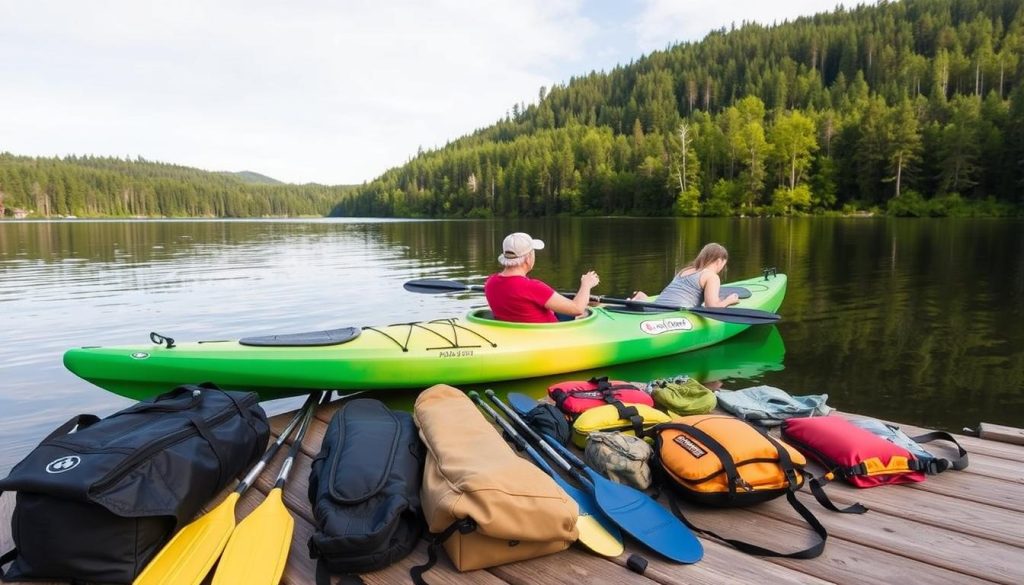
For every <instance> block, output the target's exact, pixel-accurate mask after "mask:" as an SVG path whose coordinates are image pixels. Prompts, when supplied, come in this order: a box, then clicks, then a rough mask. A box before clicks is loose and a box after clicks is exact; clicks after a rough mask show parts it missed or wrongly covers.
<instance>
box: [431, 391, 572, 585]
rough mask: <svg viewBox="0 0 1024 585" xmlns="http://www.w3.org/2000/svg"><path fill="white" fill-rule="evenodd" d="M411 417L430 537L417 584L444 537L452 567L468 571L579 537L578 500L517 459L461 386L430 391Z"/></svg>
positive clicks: (560, 546)
mask: <svg viewBox="0 0 1024 585" xmlns="http://www.w3.org/2000/svg"><path fill="white" fill-rule="evenodd" d="M413 418H414V420H415V421H416V426H417V427H419V430H420V438H422V439H423V443H424V444H425V445H426V447H427V457H426V464H425V465H424V470H423V488H422V491H421V500H422V503H423V513H424V515H425V516H426V520H427V528H428V529H429V530H430V532H431V536H432V538H431V540H432V544H431V546H430V550H429V560H428V562H427V564H426V565H422V566H420V567H416V568H414V569H413V572H412V575H413V579H414V580H415V581H417V582H422V578H421V577H422V574H423V573H424V572H425V571H427V570H429V568H430V567H431V566H432V565H433V564H434V561H435V560H436V554H437V553H436V548H437V545H438V544H440V543H442V542H443V543H444V548H445V551H447V552H448V556H449V557H450V558H451V560H452V564H454V565H455V568H456V569H458V570H460V571H470V570H474V569H482V568H485V567H493V566H495V565H501V564H504V563H511V562H514V561H521V560H524V559H530V558H534V557H539V556H543V555H547V554H550V553H554V552H558V551H561V550H565V549H566V548H568V547H569V545H570V544H572V543H573V542H574V541H575V540H576V538H577V537H578V532H577V530H576V519H577V516H578V515H579V509H578V507H577V505H576V502H575V501H573V500H572V499H571V498H569V497H568V496H567V495H566V494H565V492H564V491H562V489H561V488H560V487H558V485H557V484H555V482H554V480H552V479H551V477H549V476H548V475H547V474H545V473H544V472H543V471H541V470H540V469H539V468H537V466H535V465H533V464H532V463H530V462H529V461H527V460H525V459H523V458H522V457H519V456H518V455H517V454H516V453H515V452H514V451H513V450H512V448H511V447H510V446H509V445H508V444H507V443H505V441H504V440H502V438H501V435H500V434H499V432H498V431H497V429H496V428H495V427H493V426H492V425H491V423H490V422H488V421H487V420H486V419H485V418H484V416H483V414H481V412H480V411H479V410H477V408H476V406H475V405H474V404H473V403H472V401H470V399H469V397H468V396H466V395H465V394H464V393H463V392H462V391H461V390H458V389H456V388H452V387H451V386H446V385H443V384H438V385H436V386H432V387H431V388H428V389H427V390H425V391H424V392H422V393H421V394H420V395H419V397H418V398H417V399H416V406H415V408H414V410H413Z"/></svg>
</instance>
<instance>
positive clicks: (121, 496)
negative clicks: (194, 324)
mask: <svg viewBox="0 0 1024 585" xmlns="http://www.w3.org/2000/svg"><path fill="white" fill-rule="evenodd" d="M258 401H259V399H258V397H257V395H256V394H253V393H243V392H224V391H221V390H219V389H217V388H216V387H215V386H212V385H205V384H204V385H202V386H182V387H179V388H177V389H175V390H173V391H171V392H169V393H167V394H163V395H161V396H158V397H156V398H152V399H149V400H146V401H143V402H140V403H138V404H136V405H134V406H132V407H130V408H127V409H125V410H122V411H120V412H117V413H115V414H112V415H110V416H109V417H107V418H105V419H103V420H100V419H99V418H97V417H96V416H94V415H91V414H84V415H79V416H77V417H75V418H73V419H71V420H70V421H68V422H67V423H65V424H64V425H62V426H61V427H59V428H58V429H57V430H55V431H53V432H52V433H50V435H49V436H48V437H46V438H45V439H43V441H42V443H40V444H39V446H37V447H36V448H35V449H34V450H33V451H32V452H31V453H29V454H28V456H27V457H25V459H23V460H22V461H21V462H20V463H18V464H17V465H16V466H15V467H14V469H13V470H11V473H10V475H9V476H8V477H7V478H6V479H4V480H0V490H3V491H16V492H18V494H17V497H16V500H15V507H14V515H13V517H12V520H11V528H12V532H13V536H14V543H15V546H16V547H17V548H16V549H15V550H13V551H10V552H8V553H6V554H4V555H3V557H0V566H2V565H4V564H6V563H8V562H10V561H12V560H13V561H14V563H13V565H12V566H11V568H10V570H8V571H7V573H6V575H5V574H4V573H3V571H0V578H3V579H6V580H8V581H20V580H61V581H68V580H70V581H79V580H80V581H89V582H94V581H98V582H103V583H131V582H132V580H134V579H135V577H136V576H137V575H138V573H140V572H141V571H142V569H143V568H144V567H145V566H146V563H148V562H149V560H150V559H151V558H152V557H153V556H154V555H155V554H156V553H157V552H159V550H160V548H161V547H162V546H163V545H164V544H165V543H166V542H167V541H168V540H169V539H170V537H171V535H172V533H173V532H174V531H175V530H176V529H178V528H181V527H182V526H184V525H185V524H186V523H188V522H189V521H191V520H192V518H193V517H194V516H195V515H196V513H197V512H199V510H200V508H201V507H202V506H203V505H204V504H206V503H207V502H209V501H210V500H211V499H212V498H213V497H214V496H215V495H217V493H219V492H220V491H221V490H222V489H224V488H225V487H226V486H227V485H228V484H229V483H230V482H231V481H232V479H233V478H235V477H236V476H237V475H239V474H240V473H241V472H243V471H245V470H246V469H247V468H248V467H250V466H251V465H252V464H254V463H255V462H256V460H257V459H259V457H260V455H261V454H262V452H263V450H264V448H265V447H266V445H267V440H268V438H269V436H270V433H269V428H268V426H267V417H266V414H265V413H264V412H263V409H262V408H261V407H260V406H259V404H258ZM72 429H76V430H75V431H74V432H71V431H72Z"/></svg>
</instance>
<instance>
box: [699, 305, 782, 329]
mask: <svg viewBox="0 0 1024 585" xmlns="http://www.w3.org/2000/svg"><path fill="white" fill-rule="evenodd" d="M686 310H687V311H690V312H691V313H696V314H698V315H704V316H706V317H709V318H711V319H715V320H717V321H722V322H723V323H742V324H745V325H766V324H767V325H770V324H772V323H775V322H776V321H778V320H779V319H781V318H782V317H781V316H779V314H778V313H769V312H768V311H762V310H760V309H744V308H741V307H693V308H692V309H686Z"/></svg>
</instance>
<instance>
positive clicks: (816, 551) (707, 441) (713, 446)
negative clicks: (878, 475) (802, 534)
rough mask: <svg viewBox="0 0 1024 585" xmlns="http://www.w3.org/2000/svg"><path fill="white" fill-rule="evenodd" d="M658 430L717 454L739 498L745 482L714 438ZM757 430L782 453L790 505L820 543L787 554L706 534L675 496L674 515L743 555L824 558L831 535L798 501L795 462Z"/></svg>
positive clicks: (731, 492) (672, 501) (731, 493)
mask: <svg viewBox="0 0 1024 585" xmlns="http://www.w3.org/2000/svg"><path fill="white" fill-rule="evenodd" d="M751 426H752V425H751ZM657 428H658V429H662V428H674V429H676V430H680V431H684V432H686V433H688V434H690V435H691V436H692V437H693V438H695V439H697V440H698V441H700V442H701V443H703V444H704V446H706V447H707V448H708V449H710V450H711V452H712V453H714V454H715V455H716V456H717V457H718V460H719V461H720V462H721V463H722V468H723V469H724V470H725V474H726V478H727V480H728V485H729V497H730V498H731V497H734V496H735V495H736V484H737V483H739V482H742V481H743V480H742V478H741V477H740V476H739V472H738V470H737V469H736V465H735V463H734V462H733V460H732V455H731V454H730V453H729V452H728V450H726V449H725V447H724V446H723V445H722V444H721V443H719V442H718V441H717V440H716V439H715V438H714V437H712V436H711V435H708V434H707V433H706V432H704V431H702V430H701V429H698V428H696V427H694V426H693V425H687V424H681V423H669V424H664V425H659V426H658V427H657ZM754 428H756V427H754ZM757 430H758V431H760V432H761V435H762V436H764V437H765V438H766V439H767V440H768V441H769V442H770V443H771V445H772V446H773V447H774V448H775V450H776V451H777V452H778V455H779V468H781V469H782V471H783V473H784V474H785V476H786V481H787V483H788V484H789V485H788V489H787V490H786V501H788V502H789V505H790V506H792V507H793V509H794V510H796V512H797V514H799V515H800V517H802V518H803V519H804V521H805V522H807V524H808V525H809V526H810V527H811V529H812V530H813V531H814V532H815V534H817V535H818V538H819V539H820V541H819V542H818V543H816V544H814V545H812V546H810V547H808V548H805V549H803V550H799V551H796V552H791V553H783V552H779V551H776V550H772V549H770V548H765V547H762V546H758V545H756V544H753V543H749V542H745V541H742V540H736V539H734V538H725V537H724V536H721V535H720V534H716V533H714V532H712V531H710V530H705V529H703V528H698V527H697V526H694V525H693V523H691V522H690V521H689V520H687V519H686V517H685V516H684V515H683V512H682V510H680V509H679V505H678V504H677V503H676V499H675V496H674V495H669V503H670V504H671V505H672V512H673V513H674V514H675V515H676V516H677V517H678V518H679V519H680V520H682V521H683V523H685V524H686V525H687V526H689V527H690V529H692V530H695V531H697V532H700V533H703V534H707V535H708V536H712V537H714V538H717V539H719V540H721V541H723V542H726V543H728V544H730V545H731V546H733V547H734V548H736V550H739V551H741V552H745V553H747V554H752V555H758V556H764V557H781V558H787V559H813V558H815V557H817V556H819V555H821V553H822V551H824V550H825V542H826V541H827V540H828V531H826V530H825V527H824V526H823V525H822V524H821V522H819V521H818V519H817V518H816V517H815V516H814V514H812V513H811V511H810V510H808V509H807V506H804V504H803V502H801V501H800V500H798V499H797V497H796V492H797V490H798V489H800V485H801V484H800V477H799V476H798V475H797V470H796V469H795V468H794V466H793V460H792V458H791V457H790V456H789V451H787V450H786V448H785V447H784V446H783V445H782V444H781V443H779V442H778V441H776V440H775V439H774V438H772V437H771V436H770V435H768V434H767V433H765V432H763V431H761V429H757ZM659 435H660V434H659ZM659 440H660V436H659ZM744 483H745V482H744Z"/></svg>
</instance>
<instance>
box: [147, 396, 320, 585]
mask: <svg viewBox="0 0 1024 585" xmlns="http://www.w3.org/2000/svg"><path fill="white" fill-rule="evenodd" d="M319 394H320V393H319V392H314V393H312V394H310V395H309V397H308V398H306V402H305V403H304V404H303V407H302V410H301V411H300V412H298V413H296V415H295V417H294V418H292V420H291V422H290V423H288V426H287V427H285V429H284V431H282V432H281V435H280V436H279V437H278V438H277V440H276V441H274V444H272V445H271V446H270V447H269V448H268V449H267V451H266V453H264V454H263V457H260V460H259V461H258V462H257V463H256V465H253V467H252V469H250V470H249V473H247V474H246V475H245V477H244V478H243V479H242V481H241V482H239V484H238V487H236V488H235V490H234V491H233V492H231V494H230V495H228V497H227V498H225V499H224V501H223V502H221V503H220V504H218V505H217V507H216V508H214V509H212V510H210V511H209V512H207V513H206V514H203V515H202V516H200V517H199V518H197V519H196V520H193V521H192V523H191V524H189V525H187V526H185V527H184V528H182V529H181V530H180V531H179V532H178V533H177V534H175V535H174V538H172V539H171V540H170V542H168V543H167V544H166V545H165V546H164V548H163V549H161V550H160V552H159V553H157V555H156V556H155V557H153V560H151V561H150V562H149V564H148V565H146V568H145V569H143V571H142V572H141V573H139V575H138V576H137V577H136V578H135V581H133V582H132V583H133V585H198V584H199V583H200V582H202V580H203V579H204V578H206V574H207V573H209V572H210V568H211V567H213V563H214V562H215V561H216V560H217V557H219V556H220V553H221V551H222V550H224V545H225V544H227V542H228V538H229V537H230V536H231V532H232V531H233V530H234V529H235V504H236V503H237V502H238V498H240V497H241V496H242V494H244V493H245V492H246V490H248V489H249V487H250V486H251V485H252V482H253V481H255V480H256V477H257V476H258V475H259V474H260V472H262V471H263V468H264V467H266V466H267V463H268V462H269V461H270V460H271V459H273V458H274V455H276V454H277V451H278V449H280V448H281V445H283V444H284V442H285V440H287V439H288V437H289V436H290V435H291V434H292V431H293V430H295V427H296V426H297V425H298V424H299V421H300V420H301V419H302V417H303V415H304V413H305V412H306V411H308V410H311V409H312V408H313V406H315V405H316V402H317V396H318V395H319Z"/></svg>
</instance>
